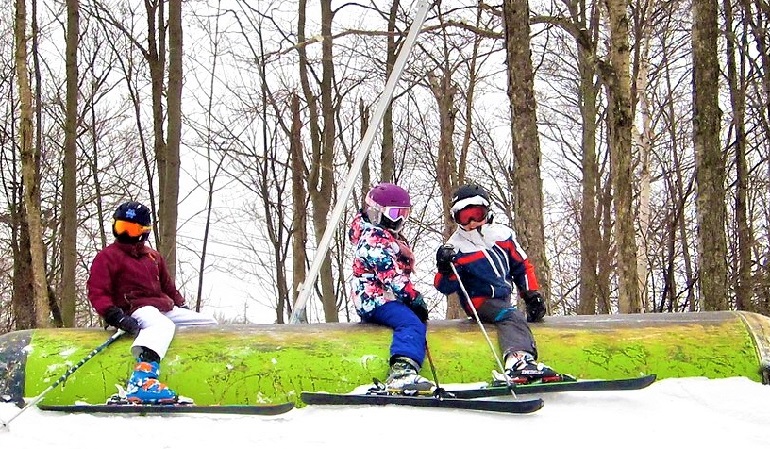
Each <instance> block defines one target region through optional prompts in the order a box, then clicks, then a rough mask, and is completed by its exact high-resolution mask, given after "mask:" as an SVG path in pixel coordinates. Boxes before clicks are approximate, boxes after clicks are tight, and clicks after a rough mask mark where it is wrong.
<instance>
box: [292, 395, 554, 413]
mask: <svg viewBox="0 0 770 449" xmlns="http://www.w3.org/2000/svg"><path fill="white" fill-rule="evenodd" d="M300 397H301V398H302V402H304V403H305V404H308V405H391V404H392V405H407V406H412V407H433V408H450V409H461V410H479V411H486V412H502V413H532V412H534V411H537V410H539V409H541V408H542V407H543V401H542V400H541V399H526V400H515V401H496V400H489V401H485V400H467V399H457V398H452V397H440V396H439V397H437V396H404V395H398V394H335V393H324V392H309V391H303V392H302V394H301V396H300Z"/></svg>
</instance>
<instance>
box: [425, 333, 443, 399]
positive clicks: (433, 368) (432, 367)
mask: <svg viewBox="0 0 770 449" xmlns="http://www.w3.org/2000/svg"><path fill="white" fill-rule="evenodd" d="M425 355H426V356H427V357H428V365H430V372H431V373H432V374H433V380H435V381H436V389H435V390H433V396H436V397H437V398H438V397H443V396H444V393H445V391H444V389H443V388H441V385H440V384H439V382H438V376H437V375H436V365H434V364H433V357H431V356H430V349H429V348H428V342H427V341H426V342H425Z"/></svg>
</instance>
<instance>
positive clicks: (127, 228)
mask: <svg viewBox="0 0 770 449" xmlns="http://www.w3.org/2000/svg"><path fill="white" fill-rule="evenodd" d="M150 231H152V226H143V225H140V224H139V223H132V222H130V221H126V220H115V232H116V233H118V234H123V233H125V234H128V236H129V237H141V235H142V234H145V233H147V232H150Z"/></svg>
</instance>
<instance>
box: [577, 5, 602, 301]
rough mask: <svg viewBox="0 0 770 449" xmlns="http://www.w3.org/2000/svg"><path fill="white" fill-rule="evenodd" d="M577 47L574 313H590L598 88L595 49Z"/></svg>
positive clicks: (596, 248)
mask: <svg viewBox="0 0 770 449" xmlns="http://www.w3.org/2000/svg"><path fill="white" fill-rule="evenodd" d="M581 5H582V7H581V8H580V13H581V14H582V15H581V17H580V23H581V24H582V25H583V26H585V24H586V23H587V22H588V19H587V17H585V11H586V5H585V2H581ZM592 11H594V13H593V15H592V16H591V20H590V23H591V25H590V27H591V29H592V30H593V29H594V28H595V27H596V26H597V25H596V21H597V20H598V13H597V12H596V8H595V7H594V8H592ZM577 46H578V53H577V54H578V59H577V63H578V73H579V75H580V91H579V96H580V103H579V104H580V118H581V121H582V125H583V126H582V140H581V145H580V146H581V149H582V155H583V157H582V159H581V168H582V173H583V182H582V184H581V188H582V196H581V205H580V225H579V229H580V230H579V232H580V237H579V239H580V274H579V277H578V281H579V284H580V287H579V298H578V307H577V313H578V314H580V315H593V314H595V313H596V310H597V299H598V296H599V285H598V281H599V278H598V272H597V270H598V269H599V254H600V253H601V241H602V239H601V233H600V224H599V215H598V213H597V207H596V205H597V203H598V202H599V200H600V198H599V197H598V195H599V193H600V191H601V189H600V186H599V183H600V180H599V165H598V161H597V157H596V128H597V125H596V123H597V122H596V120H597V115H598V114H597V110H596V107H597V106H596V99H597V97H598V95H599V89H598V87H597V85H596V82H595V81H594V79H595V78H596V68H595V64H594V63H593V62H592V61H593V60H594V59H595V58H596V51H595V48H587V47H586V46H584V45H583V44H582V43H581V42H580V41H579V40H578V43H577Z"/></svg>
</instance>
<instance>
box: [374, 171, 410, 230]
mask: <svg viewBox="0 0 770 449" xmlns="http://www.w3.org/2000/svg"><path fill="white" fill-rule="evenodd" d="M366 205H367V206H368V207H367V210H366V212H367V215H368V217H369V221H370V222H371V223H372V224H374V225H377V226H382V227H384V228H388V229H392V230H394V231H400V230H401V228H403V227H404V224H405V223H406V219H407V217H409V212H410V211H411V208H412V200H411V199H410V198H409V192H407V191H406V190H404V189H403V188H401V187H399V186H397V185H395V184H391V183H389V182H382V183H380V184H377V185H376V186H374V187H372V189H371V190H369V193H368V194H367V195H366Z"/></svg>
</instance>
